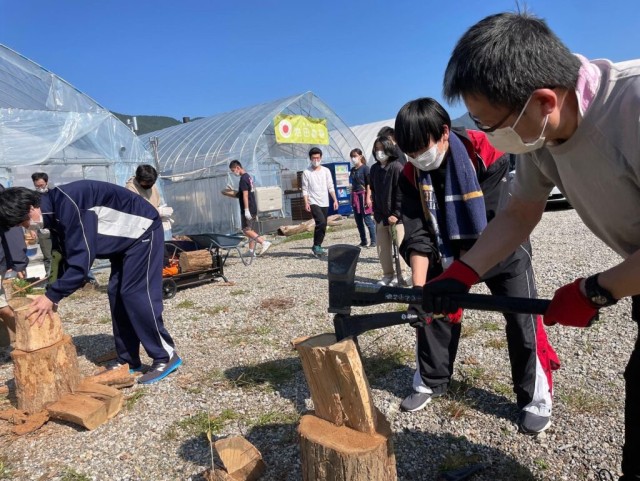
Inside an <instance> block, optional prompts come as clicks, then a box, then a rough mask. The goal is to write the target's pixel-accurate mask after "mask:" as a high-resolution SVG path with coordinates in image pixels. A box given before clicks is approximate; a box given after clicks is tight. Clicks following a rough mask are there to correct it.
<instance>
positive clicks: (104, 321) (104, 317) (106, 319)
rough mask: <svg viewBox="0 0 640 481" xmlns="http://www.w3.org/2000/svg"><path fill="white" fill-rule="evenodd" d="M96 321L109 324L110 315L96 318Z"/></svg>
mask: <svg viewBox="0 0 640 481" xmlns="http://www.w3.org/2000/svg"><path fill="white" fill-rule="evenodd" d="M98 322H99V323H100V324H111V316H102V317H101V318H100V319H98Z"/></svg>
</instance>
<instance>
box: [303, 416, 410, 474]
mask: <svg viewBox="0 0 640 481" xmlns="http://www.w3.org/2000/svg"><path fill="white" fill-rule="evenodd" d="M377 424H378V426H379V432H377V433H375V434H365V433H361V432H359V431H355V430H353V429H351V428H348V427H346V426H335V425H333V424H331V423H330V422H327V421H325V420H323V419H320V418H318V417H316V416H312V415H306V416H303V417H302V419H301V420H300V426H299V427H298V434H299V438H300V456H301V460H302V479H303V480H304V481H394V480H396V479H397V473H396V460H395V454H394V452H393V440H392V437H391V430H390V428H389V424H388V423H387V422H386V419H384V416H382V414H380V417H379V419H378V421H377Z"/></svg>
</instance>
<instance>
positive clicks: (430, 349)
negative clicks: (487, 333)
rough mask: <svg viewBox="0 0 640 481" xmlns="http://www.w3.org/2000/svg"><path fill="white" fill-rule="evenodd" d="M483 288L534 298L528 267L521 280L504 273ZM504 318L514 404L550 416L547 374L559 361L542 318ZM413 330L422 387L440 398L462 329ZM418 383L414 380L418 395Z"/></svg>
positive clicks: (435, 325) (436, 324) (439, 324)
mask: <svg viewBox="0 0 640 481" xmlns="http://www.w3.org/2000/svg"><path fill="white" fill-rule="evenodd" d="M485 283H486V285H487V287H488V288H489V290H490V291H491V293H492V294H494V295H500V296H512V297H528V298H534V297H536V289H535V284H534V279H533V269H532V267H531V265H529V266H528V268H527V269H526V270H525V272H523V273H521V274H519V275H517V274H514V273H509V272H503V273H501V274H498V275H496V276H493V277H491V278H489V279H487V280H486V281H485ZM504 317H505V319H506V321H507V327H506V334H507V344H508V349H509V360H510V361H511V377H512V379H513V386H514V392H515V393H516V399H517V405H518V407H519V408H520V409H524V408H527V410H531V411H532V412H534V413H536V414H540V415H544V416H548V415H550V412H551V402H552V401H551V389H552V378H551V370H552V369H554V368H556V367H557V366H556V365H555V364H556V363H557V358H556V356H555V352H553V348H552V347H551V346H550V345H549V344H548V342H547V338H546V335H545V333H544V327H543V326H542V322H541V319H539V318H538V316H535V315H531V314H505V315H504ZM463 322H464V321H463ZM416 331H417V332H416V334H417V365H418V371H419V378H420V379H421V381H422V382H421V384H422V385H426V386H427V387H429V388H430V389H431V390H432V391H433V393H434V394H443V393H444V392H446V390H447V387H448V385H449V382H450V380H451V377H452V376H453V365H454V362H455V358H456V354H457V351H458V342H459V340H460V331H461V325H460V324H451V323H449V322H444V321H438V320H435V321H433V322H432V323H431V324H429V325H428V326H424V327H421V328H418V329H416ZM420 379H418V378H417V376H416V377H414V389H416V390H417V384H418V382H419V380H420ZM536 388H537V389H536Z"/></svg>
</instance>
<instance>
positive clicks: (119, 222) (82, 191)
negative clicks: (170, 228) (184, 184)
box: [0, 180, 182, 384]
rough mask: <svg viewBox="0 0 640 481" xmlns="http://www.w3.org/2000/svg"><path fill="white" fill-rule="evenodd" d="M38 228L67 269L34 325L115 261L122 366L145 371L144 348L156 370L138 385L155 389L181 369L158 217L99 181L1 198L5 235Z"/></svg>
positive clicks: (42, 299) (114, 315) (34, 315)
mask: <svg viewBox="0 0 640 481" xmlns="http://www.w3.org/2000/svg"><path fill="white" fill-rule="evenodd" d="M31 222H35V223H38V224H40V225H42V226H43V227H46V228H47V229H49V230H50V232H51V238H52V240H53V247H54V249H56V250H58V251H59V252H60V253H61V254H62V259H63V261H62V262H61V264H60V266H59V275H58V277H57V279H56V280H55V281H53V282H51V283H50V284H49V286H48V287H47V289H46V291H45V294H44V295H40V296H38V297H36V298H34V299H33V302H32V303H31V304H30V306H29V309H28V311H27V318H28V319H29V320H30V322H31V323H32V324H36V323H37V324H38V325H42V323H43V321H44V319H45V316H47V315H48V314H50V313H51V312H53V311H55V310H56V309H57V305H58V303H60V302H61V301H62V300H63V299H64V298H66V297H68V296H70V295H71V294H73V293H74V292H75V291H76V290H78V289H79V288H80V287H82V285H83V282H84V280H85V279H86V277H87V273H88V272H89V269H90V268H91V264H92V263H93V261H94V259H96V258H98V259H109V260H110V261H111V276H110V278H109V287H108V291H107V292H108V295H109V304H110V307H111V319H112V323H113V335H114V341H115V347H116V354H117V362H118V363H119V364H120V365H125V364H126V365H128V366H129V369H130V370H132V371H140V370H142V362H141V359H140V345H141V344H142V346H143V347H144V349H145V350H146V352H147V354H148V355H149V357H150V358H151V359H152V360H153V363H152V365H151V367H150V368H149V370H147V372H146V373H144V374H143V375H142V376H141V377H139V378H138V382H139V383H141V384H151V383H155V382H157V381H160V380H161V379H163V378H164V377H166V376H167V375H168V374H170V373H171V372H173V371H175V370H176V369H178V367H179V366H180V365H181V364H182V359H180V356H178V353H177V352H176V350H175V346H174V342H173V339H172V338H171V336H170V335H169V333H168V332H167V330H166V329H165V327H164V322H163V319H162V310H163V304H162V259H163V250H164V249H163V248H164V242H163V236H162V223H161V221H160V216H159V215H158V211H157V210H156V209H154V208H153V207H152V206H151V204H150V203H149V202H147V201H146V200H144V199H142V198H141V197H140V196H139V195H136V194H134V193H132V192H130V191H129V190H127V189H125V188H123V187H120V186H117V185H114V184H110V183H108V182H99V181H94V180H79V181H75V182H70V183H68V184H65V185H64V186H58V187H54V188H53V189H49V192H47V193H46V194H41V193H39V192H35V191H33V190H30V189H26V188H24V187H11V188H9V189H6V190H4V191H3V192H0V229H10V228H12V227H15V226H22V227H28V226H29V225H30V223H31Z"/></svg>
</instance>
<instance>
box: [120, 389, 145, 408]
mask: <svg viewBox="0 0 640 481" xmlns="http://www.w3.org/2000/svg"><path fill="white" fill-rule="evenodd" d="M145 394H147V389H138V390H137V391H135V392H134V393H133V394H131V396H129V397H127V398H126V399H125V401H124V408H125V409H126V410H127V411H131V410H132V409H133V407H134V406H135V405H136V403H137V402H138V401H139V400H140V399H142V397H143V396H144V395H145Z"/></svg>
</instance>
